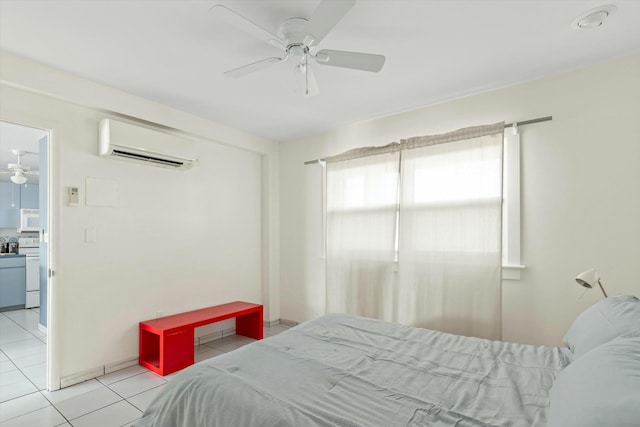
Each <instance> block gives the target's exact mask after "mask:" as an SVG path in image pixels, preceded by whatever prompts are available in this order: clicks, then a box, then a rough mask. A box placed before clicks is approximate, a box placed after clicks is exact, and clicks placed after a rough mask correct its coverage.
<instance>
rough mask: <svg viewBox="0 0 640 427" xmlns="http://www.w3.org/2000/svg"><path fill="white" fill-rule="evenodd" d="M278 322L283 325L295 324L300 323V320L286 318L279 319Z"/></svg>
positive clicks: (290, 325)
mask: <svg viewBox="0 0 640 427" xmlns="http://www.w3.org/2000/svg"><path fill="white" fill-rule="evenodd" d="M280 324H282V325H284V326H289V327H292V326H297V325H299V324H300V322H296V321H295V320H288V319H280Z"/></svg>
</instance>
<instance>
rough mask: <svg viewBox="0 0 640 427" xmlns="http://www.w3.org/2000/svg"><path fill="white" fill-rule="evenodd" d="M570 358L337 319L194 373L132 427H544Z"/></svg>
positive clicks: (562, 352)
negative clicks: (554, 388)
mask: <svg viewBox="0 0 640 427" xmlns="http://www.w3.org/2000/svg"><path fill="white" fill-rule="evenodd" d="M570 358H571V356H570V352H569V351H568V350H566V349H564V348H560V347H542V346H528V345H521V344H513V343H505V342H499V341H489V340H484V339H479V338H469V337H462V336H458V335H451V334H446V333H442V332H436V331H430V330H425V329H419V328H413V327H409V326H401V325H397V324H393V323H387V322H383V321H379V320H374V319H367V318H362V317H354V316H348V315H341V314H331V315H326V316H323V317H321V318H319V319H316V320H313V321H309V322H306V323H303V324H301V325H299V326H297V327H295V328H291V329H289V330H288V331H286V332H283V333H281V334H279V335H277V336H275V337H272V338H268V339H265V340H262V341H257V342H255V343H252V344H250V345H247V346H245V347H242V348H240V349H238V350H236V351H234V352H231V353H227V354H224V355H221V356H218V357H215V358H213V359H209V360H206V361H203V362H200V363H198V364H196V365H194V366H191V367H189V368H187V369H185V370H184V371H182V372H181V373H179V374H178V375H176V376H175V377H174V378H173V379H172V380H171V381H169V383H168V384H167V385H166V386H165V388H164V390H163V391H162V392H161V393H160V394H159V395H158V396H157V397H156V399H155V400H154V401H153V402H152V403H151V404H150V405H149V407H148V408H147V410H146V411H145V413H144V416H143V417H142V418H141V419H140V420H138V421H137V422H136V423H135V424H134V426H136V427H152V426H153V427H216V426H220V427H243V426H247V427H248V426H270V427H271V426H273V427H275V426H294V427H304V426H363V427H373V426H384V427H394V426H398V427H400V426H457V427H467V426H527V427H529V426H544V425H545V422H546V413H547V408H548V406H549V397H548V395H549V389H550V388H551V385H552V384H553V381H554V379H555V378H556V376H557V374H558V373H559V372H560V371H561V370H562V369H563V368H564V367H565V366H566V365H567V364H568V363H569V362H570Z"/></svg>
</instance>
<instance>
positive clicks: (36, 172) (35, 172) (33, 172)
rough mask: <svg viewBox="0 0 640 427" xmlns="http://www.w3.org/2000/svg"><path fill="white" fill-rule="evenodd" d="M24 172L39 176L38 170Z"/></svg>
mask: <svg viewBox="0 0 640 427" xmlns="http://www.w3.org/2000/svg"><path fill="white" fill-rule="evenodd" d="M24 174H25V175H29V176H40V172H38V171H25V172H24Z"/></svg>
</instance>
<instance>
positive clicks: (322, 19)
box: [309, 0, 356, 45]
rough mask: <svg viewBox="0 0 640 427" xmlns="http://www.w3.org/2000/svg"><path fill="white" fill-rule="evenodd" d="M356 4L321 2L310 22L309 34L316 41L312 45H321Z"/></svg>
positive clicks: (352, 1)
mask: <svg viewBox="0 0 640 427" xmlns="http://www.w3.org/2000/svg"><path fill="white" fill-rule="evenodd" d="M355 3H356V1H355V0H323V1H322V2H320V4H319V5H318V7H316V10H315V11H314V12H313V15H311V19H310V20H309V32H310V33H311V35H312V36H313V37H314V41H313V43H310V45H311V44H313V45H317V44H318V43H320V42H321V41H322V39H324V37H325V36H326V35H327V33H328V32H329V31H331V29H332V28H333V27H335V25H336V24H337V23H338V22H340V20H341V19H342V17H343V16H344V15H346V14H347V12H348V11H349V10H350V9H351V8H352V7H353V5H354V4H355Z"/></svg>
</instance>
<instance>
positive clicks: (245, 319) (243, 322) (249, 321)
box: [236, 307, 264, 340]
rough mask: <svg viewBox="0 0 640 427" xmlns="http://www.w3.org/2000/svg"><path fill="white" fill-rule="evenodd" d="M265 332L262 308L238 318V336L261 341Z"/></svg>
mask: <svg viewBox="0 0 640 427" xmlns="http://www.w3.org/2000/svg"><path fill="white" fill-rule="evenodd" d="M263 332H264V330H263V329H262V307H260V310H256V311H254V312H253V313H249V314H245V315H243V316H238V317H236V334H238V335H244V336H246V337H250V338H255V339H257V340H261V339H262V337H263Z"/></svg>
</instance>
